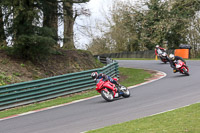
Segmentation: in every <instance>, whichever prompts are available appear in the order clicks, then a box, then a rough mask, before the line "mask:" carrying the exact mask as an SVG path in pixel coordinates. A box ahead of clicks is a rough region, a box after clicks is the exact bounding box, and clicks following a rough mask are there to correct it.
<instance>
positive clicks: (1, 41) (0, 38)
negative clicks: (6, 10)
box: [0, 7, 6, 46]
mask: <svg viewBox="0 0 200 133" xmlns="http://www.w3.org/2000/svg"><path fill="white" fill-rule="evenodd" d="M3 45H6V36H5V33H4V25H3V14H2V9H1V7H0V46H3Z"/></svg>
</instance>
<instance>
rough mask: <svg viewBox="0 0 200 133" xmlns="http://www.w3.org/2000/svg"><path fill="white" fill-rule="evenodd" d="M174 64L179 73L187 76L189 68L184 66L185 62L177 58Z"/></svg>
mask: <svg viewBox="0 0 200 133" xmlns="http://www.w3.org/2000/svg"><path fill="white" fill-rule="evenodd" d="M175 66H176V69H177V71H179V72H180V73H182V74H185V75H187V76H189V75H190V74H189V68H188V66H186V64H185V63H184V62H183V61H181V60H178V61H177V62H176V63H175Z"/></svg>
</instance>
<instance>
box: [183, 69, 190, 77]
mask: <svg viewBox="0 0 200 133" xmlns="http://www.w3.org/2000/svg"><path fill="white" fill-rule="evenodd" d="M183 72H184V74H185V75H187V76H189V75H190V74H189V73H188V71H187V70H186V69H185V68H183Z"/></svg>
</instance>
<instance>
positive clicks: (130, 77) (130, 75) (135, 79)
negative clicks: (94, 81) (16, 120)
mask: <svg viewBox="0 0 200 133" xmlns="http://www.w3.org/2000/svg"><path fill="white" fill-rule="evenodd" d="M119 71H120V75H121V76H122V77H126V78H125V80H122V82H120V83H121V84H122V85H124V86H132V85H135V84H138V83H142V82H144V81H145V79H146V78H149V77H151V74H149V73H148V72H146V71H144V70H142V69H132V68H119ZM95 95H99V93H98V92H97V91H96V90H95V89H92V90H90V91H86V92H83V93H78V94H74V95H72V96H66V97H59V98H56V99H53V100H49V101H45V102H41V103H36V104H31V105H27V106H22V107H17V108H13V109H8V110H4V111H0V118H4V117H8V116H12V115H15V114H21V113H25V112H29V111H33V110H37V109H42V108H46V107H51V106H55V105H60V104H64V103H69V102H72V101H75V100H79V99H83V98H87V97H92V96H95Z"/></svg>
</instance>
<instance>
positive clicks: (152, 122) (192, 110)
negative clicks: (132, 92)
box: [87, 103, 200, 133]
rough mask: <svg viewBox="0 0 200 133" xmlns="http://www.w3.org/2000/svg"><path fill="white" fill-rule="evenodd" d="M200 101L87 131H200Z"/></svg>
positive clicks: (141, 132)
mask: <svg viewBox="0 0 200 133" xmlns="http://www.w3.org/2000/svg"><path fill="white" fill-rule="evenodd" d="M199 125H200V103H197V104H193V105H190V106H187V107H184V108H180V109H176V110H173V111H169V112H166V113H162V114H158V115H154V116H149V117H145V118H141V119H137V120H132V121H128V122H125V123H121V124H117V125H113V126H108V127H105V128H102V129H97V130H93V131H88V132H87V133H200V126H199Z"/></svg>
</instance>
